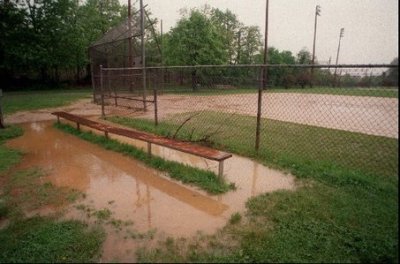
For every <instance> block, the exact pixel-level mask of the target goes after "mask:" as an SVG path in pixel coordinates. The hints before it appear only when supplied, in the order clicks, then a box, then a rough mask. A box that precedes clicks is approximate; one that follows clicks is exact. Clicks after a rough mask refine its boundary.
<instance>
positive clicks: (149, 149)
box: [147, 142, 151, 157]
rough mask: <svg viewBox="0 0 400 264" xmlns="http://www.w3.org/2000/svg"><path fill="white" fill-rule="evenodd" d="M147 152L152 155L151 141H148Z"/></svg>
mask: <svg viewBox="0 0 400 264" xmlns="http://www.w3.org/2000/svg"><path fill="white" fill-rule="evenodd" d="M147 154H149V157H151V143H150V142H147Z"/></svg>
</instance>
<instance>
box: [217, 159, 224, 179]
mask: <svg viewBox="0 0 400 264" xmlns="http://www.w3.org/2000/svg"><path fill="white" fill-rule="evenodd" d="M218 177H220V178H223V177H224V161H223V160H222V161H220V162H219V164H218Z"/></svg>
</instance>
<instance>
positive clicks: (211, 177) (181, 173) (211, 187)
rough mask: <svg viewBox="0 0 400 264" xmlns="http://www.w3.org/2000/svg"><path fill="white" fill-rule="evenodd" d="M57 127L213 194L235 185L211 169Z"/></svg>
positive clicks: (66, 126)
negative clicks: (198, 167)
mask: <svg viewBox="0 0 400 264" xmlns="http://www.w3.org/2000/svg"><path fill="white" fill-rule="evenodd" d="M55 127H56V128H58V129H61V130H62V131H64V132H67V133H70V134H72V135H75V136H78V137H79V138H81V139H84V140H86V141H89V142H91V143H94V144H97V145H99V146H102V147H104V148H105V149H108V150H113V151H116V152H119V153H122V154H124V155H127V156H130V157H133V158H135V159H137V160H140V161H142V162H144V163H145V164H146V165H148V166H150V167H152V168H155V169H157V170H160V171H163V172H167V173H168V175H169V176H170V177H171V178H173V179H176V180H179V181H181V182H183V183H187V184H192V185H195V186H198V187H200V188H202V189H203V190H205V191H207V192H209V193H211V194H219V193H224V192H227V191H229V190H231V189H234V185H232V184H228V183H226V182H225V180H224V179H222V178H219V177H218V176H217V175H216V174H215V173H213V172H211V171H206V170H202V169H197V168H193V167H190V166H187V165H184V164H181V163H178V162H173V161H167V160H164V159H162V158H160V157H156V156H152V157H149V156H148V154H147V153H145V152H144V151H142V150H140V149H137V148H135V147H133V146H131V145H128V144H123V143H120V142H118V141H117V140H113V139H107V138H105V137H103V136H98V135H95V134H93V133H90V132H83V131H78V130H76V129H75V128H73V127H71V126H69V125H65V124H55Z"/></svg>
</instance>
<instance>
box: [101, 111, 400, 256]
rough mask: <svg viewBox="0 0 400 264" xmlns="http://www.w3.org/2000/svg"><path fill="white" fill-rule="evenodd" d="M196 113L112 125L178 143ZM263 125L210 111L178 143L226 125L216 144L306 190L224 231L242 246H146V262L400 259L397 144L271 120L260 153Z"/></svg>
mask: <svg viewBox="0 0 400 264" xmlns="http://www.w3.org/2000/svg"><path fill="white" fill-rule="evenodd" d="M192 114H193V113H189V114H186V115H182V114H181V115H175V116H174V117H171V118H170V119H169V120H168V122H162V123H160V124H159V126H158V127H154V125H153V123H152V122H151V121H150V120H143V119H140V120H138V119H135V120H132V119H127V118H119V117H113V118H109V120H110V121H113V122H116V123H119V124H122V125H125V126H130V127H133V128H136V129H140V130H145V131H148V132H152V133H156V134H161V135H164V136H168V135H169V136H171V135H173V134H174V133H175V131H176V128H177V126H178V125H179V124H180V123H181V121H182V120H185V119H186V118H187V117H188V116H190V115H192ZM254 119H255V118H252V117H247V116H239V115H235V116H232V115H229V114H222V113H213V112H206V113H202V114H201V115H198V116H196V118H193V119H192V120H190V124H188V127H189V126H190V128H188V127H183V128H182V129H181V130H180V132H179V133H178V137H179V138H181V139H192V140H198V139H199V138H201V137H202V136H204V133H206V132H209V131H215V129H216V128H218V129H219V131H220V132H221V133H220V134H218V133H217V134H215V136H213V137H212V138H211V139H212V140H211V141H210V142H207V143H208V144H213V145H214V147H218V148H221V149H228V150H230V151H232V152H235V153H238V154H241V155H245V156H250V157H253V158H256V159H258V160H259V161H261V162H262V163H264V164H267V165H272V166H274V167H277V168H281V169H285V170H289V171H290V172H291V173H292V174H294V175H295V176H296V177H297V178H300V179H303V180H302V182H303V185H304V186H303V187H299V188H298V189H297V190H296V191H294V192H293V191H279V192H274V193H269V194H264V195H260V196H257V197H255V198H252V199H250V200H249V201H248V202H247V205H246V206H247V214H246V221H244V219H242V221H239V220H236V219H237V218H239V217H237V216H235V215H233V216H232V217H231V218H230V220H229V222H230V223H231V224H230V225H227V226H226V227H225V228H224V230H223V231H222V232H223V233H225V234H229V235H232V236H233V237H232V238H231V239H232V240H233V241H236V242H237V245H236V246H235V247H234V248H232V247H230V246H229V244H228V245H227V243H228V242H227V240H226V238H224V239H220V240H217V241H215V240H213V239H211V238H208V239H207V240H208V241H209V243H211V244H216V245H220V246H219V248H220V250H217V248H216V247H199V246H198V244H194V245H193V243H192V242H185V243H177V242H176V241H172V242H171V241H169V242H168V241H167V242H168V243H167V242H166V243H164V244H161V245H159V246H158V247H156V248H155V249H144V248H142V249H140V250H139V251H138V257H139V261H140V262H147V261H151V262H157V261H172V262H203V261H206V262H398V201H397V200H398V168H397V166H398V161H397V160H398V140H397V139H392V138H386V137H378V136H370V135H364V134H360V133H351V132H346V131H340V130H334V129H326V128H320V127H313V126H307V125H300V124H294V123H289V122H282V121H275V120H263V121H264V122H263V127H262V131H263V132H262V140H261V142H263V144H264V145H263V146H262V148H261V151H260V152H259V153H258V155H257V154H256V153H255V152H254V150H253V146H254V127H255V125H254V124H255V120H254ZM231 124H235V127H232V125H231ZM193 128H194V129H193ZM193 131H195V132H196V133H193Z"/></svg>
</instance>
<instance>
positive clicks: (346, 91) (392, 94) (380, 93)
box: [267, 87, 399, 98]
mask: <svg viewBox="0 0 400 264" xmlns="http://www.w3.org/2000/svg"><path fill="white" fill-rule="evenodd" d="M267 92H271V93H305V94H331V95H349V96H372V97H389V98H399V89H398V88H396V87H394V88H383V87H382V88H380V87H376V88H333V87H315V88H305V89H301V88H298V89H284V88H272V89H269V90H267Z"/></svg>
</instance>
